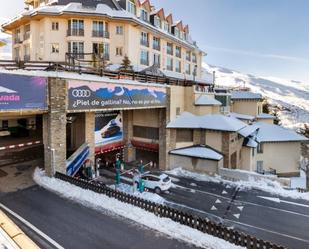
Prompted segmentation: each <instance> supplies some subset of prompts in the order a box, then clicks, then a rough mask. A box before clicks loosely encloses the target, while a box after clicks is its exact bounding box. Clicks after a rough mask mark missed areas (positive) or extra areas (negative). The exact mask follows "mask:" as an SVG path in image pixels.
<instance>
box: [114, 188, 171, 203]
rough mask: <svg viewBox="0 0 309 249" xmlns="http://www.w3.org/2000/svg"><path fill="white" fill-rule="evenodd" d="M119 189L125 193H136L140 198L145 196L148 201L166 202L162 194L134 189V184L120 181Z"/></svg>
mask: <svg viewBox="0 0 309 249" xmlns="http://www.w3.org/2000/svg"><path fill="white" fill-rule="evenodd" d="M109 187H110V188H112V189H115V188H116V186H115V185H110V186H109ZM117 190H118V191H121V192H124V193H127V194H131V195H135V196H137V197H140V198H143V199H146V200H148V201H152V202H155V203H158V204H164V202H165V199H164V198H162V197H161V196H160V195H157V194H155V193H151V192H143V193H140V192H138V191H133V186H131V185H128V184H124V183H120V184H119V185H118V186H117Z"/></svg>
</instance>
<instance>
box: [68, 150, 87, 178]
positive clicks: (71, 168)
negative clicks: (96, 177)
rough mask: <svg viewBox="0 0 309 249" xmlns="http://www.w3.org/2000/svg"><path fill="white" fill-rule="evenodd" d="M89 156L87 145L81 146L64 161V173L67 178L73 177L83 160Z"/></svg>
mask: <svg viewBox="0 0 309 249" xmlns="http://www.w3.org/2000/svg"><path fill="white" fill-rule="evenodd" d="M88 155H89V145H88V144H83V145H82V146H81V147H80V148H78V149H77V150H76V151H75V152H74V153H73V155H72V156H70V157H69V158H68V159H67V161H66V167H67V168H66V172H67V175H69V176H74V175H75V174H76V172H77V171H78V170H79V169H80V168H81V166H82V165H83V163H84V162H85V160H86V159H87V157H88Z"/></svg>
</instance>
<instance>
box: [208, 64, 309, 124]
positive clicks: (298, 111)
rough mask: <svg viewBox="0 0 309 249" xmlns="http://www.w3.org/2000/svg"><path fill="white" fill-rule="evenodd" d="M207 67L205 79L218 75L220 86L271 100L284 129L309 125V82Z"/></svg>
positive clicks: (217, 82) (217, 80) (217, 79)
mask: <svg viewBox="0 0 309 249" xmlns="http://www.w3.org/2000/svg"><path fill="white" fill-rule="evenodd" d="M203 67H204V76H205V77H209V74H212V73H213V71H215V72H216V84H217V85H220V86H230V87H244V86H245V87H249V88H250V89H251V90H252V91H254V92H257V93H261V94H262V95H263V96H264V97H266V98H268V100H269V102H270V103H271V104H272V105H276V106H278V107H279V109H280V111H279V112H278V116H279V118H280V120H281V124H282V125H283V126H285V127H289V128H294V129H298V128H300V127H303V125H304V123H309V82H307V83H305V82H299V81H293V80H286V79H279V78H275V77H257V76H253V75H250V74H243V73H239V72H237V71H233V70H229V69H226V68H222V67H217V66H212V65H208V64H206V63H204V64H203Z"/></svg>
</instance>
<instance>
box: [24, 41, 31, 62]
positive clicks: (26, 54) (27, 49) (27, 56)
mask: <svg viewBox="0 0 309 249" xmlns="http://www.w3.org/2000/svg"><path fill="white" fill-rule="evenodd" d="M24 61H30V45H25V46H24Z"/></svg>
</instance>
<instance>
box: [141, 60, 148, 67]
mask: <svg viewBox="0 0 309 249" xmlns="http://www.w3.org/2000/svg"><path fill="white" fill-rule="evenodd" d="M141 64H142V65H145V66H149V60H144V59H141Z"/></svg>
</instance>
